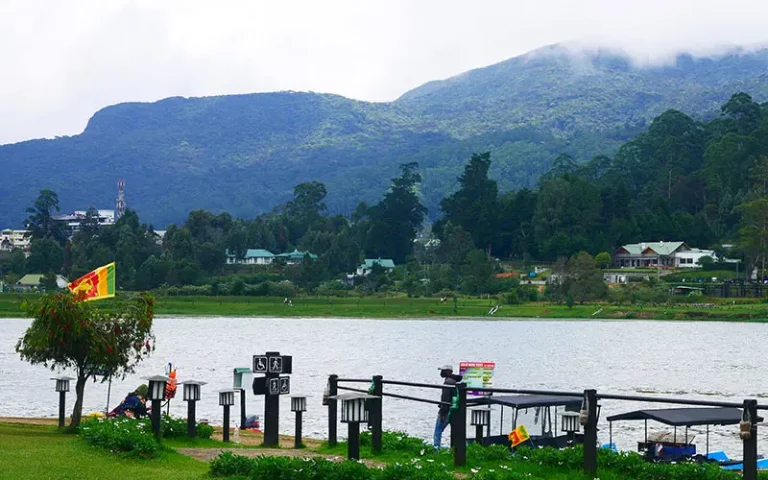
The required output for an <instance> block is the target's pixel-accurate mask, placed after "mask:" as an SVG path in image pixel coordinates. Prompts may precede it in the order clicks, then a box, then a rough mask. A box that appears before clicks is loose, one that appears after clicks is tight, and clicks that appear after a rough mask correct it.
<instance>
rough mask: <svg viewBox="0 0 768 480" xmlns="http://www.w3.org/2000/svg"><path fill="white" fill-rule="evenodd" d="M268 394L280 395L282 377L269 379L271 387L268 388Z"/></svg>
mask: <svg viewBox="0 0 768 480" xmlns="http://www.w3.org/2000/svg"><path fill="white" fill-rule="evenodd" d="M267 394H268V395H280V379H279V378H270V379H269V388H268V390H267Z"/></svg>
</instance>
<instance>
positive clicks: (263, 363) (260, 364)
mask: <svg viewBox="0 0 768 480" xmlns="http://www.w3.org/2000/svg"><path fill="white" fill-rule="evenodd" d="M267 360H268V359H267V357H266V356H265V355H254V356H253V373H267Z"/></svg>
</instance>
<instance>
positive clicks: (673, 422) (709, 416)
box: [607, 407, 768, 470]
mask: <svg viewBox="0 0 768 480" xmlns="http://www.w3.org/2000/svg"><path fill="white" fill-rule="evenodd" d="M607 420H608V425H609V430H608V431H609V436H610V440H609V441H610V443H613V422H617V421H637V420H643V421H644V422H645V438H644V439H643V441H640V442H638V443H637V450H638V452H639V453H641V454H643V455H644V456H645V458H646V459H647V460H648V461H652V462H678V461H681V460H692V461H699V462H716V463H718V464H719V465H720V466H722V467H723V468H727V469H729V470H740V469H741V468H742V467H743V465H742V462H741V461H740V460H732V459H730V458H729V457H728V455H726V453H725V452H722V451H717V452H710V451H709V431H710V426H713V425H715V426H717V425H721V426H722V425H737V424H738V423H739V422H741V420H742V411H741V409H738V408H734V407H715V408H713V407H689V408H661V409H648V410H635V411H632V412H627V413H621V414H618V415H612V416H610V417H608V418H607ZM648 420H651V421H655V422H658V423H662V424H664V425H668V426H670V427H673V430H672V431H671V432H661V433H656V434H652V435H650V436H649V435H648ZM762 420H763V419H762V418H758V422H760V421H762ZM694 426H706V427H707V429H706V440H705V444H706V450H705V453H704V454H700V453H699V452H698V451H697V447H696V444H695V443H693V440H694V438H695V435H691V434H690V432H689V429H690V427H694ZM678 427H679V428H682V429H683V431H682V432H678ZM758 468H760V462H758ZM762 468H768V460H766V461H764V465H763V467H762Z"/></svg>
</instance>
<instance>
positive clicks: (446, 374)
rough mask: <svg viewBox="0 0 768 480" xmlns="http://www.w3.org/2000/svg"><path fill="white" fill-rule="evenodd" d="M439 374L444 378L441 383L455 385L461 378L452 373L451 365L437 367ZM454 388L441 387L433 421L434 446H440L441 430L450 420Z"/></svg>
mask: <svg viewBox="0 0 768 480" xmlns="http://www.w3.org/2000/svg"><path fill="white" fill-rule="evenodd" d="M439 370H440V376H441V377H442V378H443V379H444V380H443V385H450V386H455V385H456V384H457V383H459V382H460V381H461V379H462V376H461V375H456V374H454V373H453V367H452V366H451V365H443V366H442V367H439ZM453 394H454V389H451V388H443V393H442V394H441V395H440V402H441V404H440V407H439V408H438V410H437V420H436V421H435V434H434V438H433V443H434V446H435V448H436V449H437V448H440V444H441V443H442V439H443V431H444V430H445V427H447V426H448V423H449V422H450V412H451V407H450V405H451V403H452V402H453Z"/></svg>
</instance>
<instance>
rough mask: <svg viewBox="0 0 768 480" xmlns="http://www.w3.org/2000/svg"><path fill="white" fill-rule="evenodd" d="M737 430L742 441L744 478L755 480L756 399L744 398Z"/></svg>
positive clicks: (745, 479)
mask: <svg viewBox="0 0 768 480" xmlns="http://www.w3.org/2000/svg"><path fill="white" fill-rule="evenodd" d="M739 430H740V432H739V433H740V435H741V438H742V440H743V441H744V469H743V471H742V474H743V477H744V480H757V400H744V411H743V413H742V423H741V424H740V425H739Z"/></svg>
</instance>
